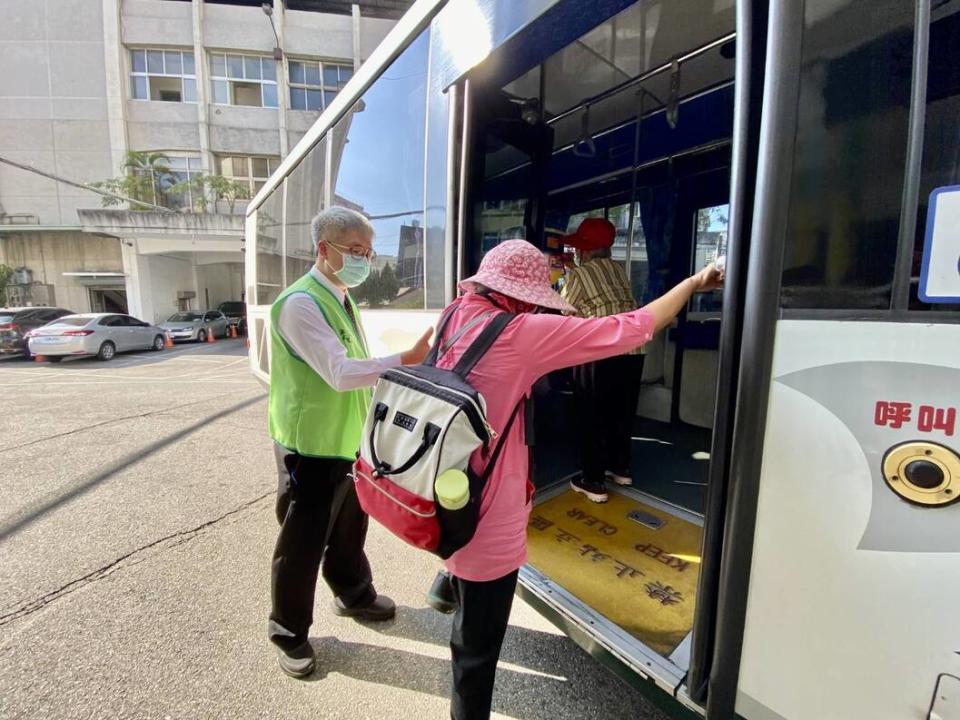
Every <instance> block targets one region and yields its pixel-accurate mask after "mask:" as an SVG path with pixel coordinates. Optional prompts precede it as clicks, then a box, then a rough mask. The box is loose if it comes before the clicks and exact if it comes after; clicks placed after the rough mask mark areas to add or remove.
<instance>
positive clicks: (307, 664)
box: [277, 642, 317, 678]
mask: <svg viewBox="0 0 960 720" xmlns="http://www.w3.org/2000/svg"><path fill="white" fill-rule="evenodd" d="M277 660H278V661H279V662H280V669H281V670H283V671H284V672H285V673H286V674H287V675H289V676H290V677H295V678H303V677H306V676H307V675H309V674H310V673H312V672H313V671H314V670H315V669H316V667H317V658H316V655H315V654H314V652H313V646H312V645H311V644H310V643H309V642H304V643H301V644H300V645H297V647H295V648H293V649H292V650H284V649H283V648H280V647H278V648H277Z"/></svg>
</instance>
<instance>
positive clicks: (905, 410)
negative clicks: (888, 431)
mask: <svg viewBox="0 0 960 720" xmlns="http://www.w3.org/2000/svg"><path fill="white" fill-rule="evenodd" d="M913 419H914V415H913V404H912V403H907V402H895V401H890V400H878V401H877V404H876V405H875V406H874V410H873V424H874V425H878V426H881V427H889V428H892V429H894V430H896V429H899V428H901V427H904V426H905V425H909V424H910V423H911V422H912V421H913ZM916 423H917V430H918V431H919V432H923V433H932V432H942V433H943V434H944V435H946V436H947V437H953V434H954V432H955V431H956V428H957V409H956V408H938V407H934V406H933V405H921V406H920V407H918V408H917V415H916Z"/></svg>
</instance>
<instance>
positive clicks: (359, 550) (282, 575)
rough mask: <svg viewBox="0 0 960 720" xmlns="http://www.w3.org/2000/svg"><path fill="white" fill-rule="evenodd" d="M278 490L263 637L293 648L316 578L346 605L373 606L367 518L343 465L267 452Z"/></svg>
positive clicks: (305, 628) (309, 611)
mask: <svg viewBox="0 0 960 720" xmlns="http://www.w3.org/2000/svg"><path fill="white" fill-rule="evenodd" d="M274 453H275V455H276V459H277V473H278V475H279V486H278V488H277V506H276V512H277V521H278V522H279V523H280V535H279V537H277V546H276V548H275V549H274V551H273V569H272V584H271V596H272V600H273V609H272V610H271V612H270V622H269V624H268V634H269V636H270V640H271V641H273V642H274V643H275V644H277V645H279V646H280V647H283V648H286V649H293V648H295V647H296V646H298V645H300V644H301V643H303V642H304V641H306V639H307V633H308V632H309V630H310V625H311V624H312V623H313V604H314V595H315V593H316V589H317V575H318V574H319V571H320V567H321V565H322V567H323V579H324V580H326V582H327V585H328V586H329V587H330V589H331V590H332V591H333V594H334V596H336V597H337V598H338V599H339V600H340V601H341V602H342V603H343V604H344V605H345V606H346V607H363V606H365V605H369V604H370V603H371V602H373V601H374V600H375V599H376V597H377V593H376V591H375V590H374V588H373V578H372V575H371V573H370V563H369V562H368V561H367V556H366V554H365V553H364V551H363V544H364V542H365V540H366V537H367V523H368V518H367V514H366V513H365V512H363V510H362V509H361V508H360V503H359V501H358V500H357V493H356V490H355V489H354V487H353V479H352V478H351V477H350V476H349V475H348V473H349V472H350V467H351V464H350V463H349V462H347V461H346V460H331V459H322V458H311V457H304V456H302V455H297V454H296V453H290V452H289V451H288V450H286V449H285V448H282V447H280V446H279V445H277V446H275V447H274Z"/></svg>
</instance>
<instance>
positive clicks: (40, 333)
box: [27, 313, 164, 362]
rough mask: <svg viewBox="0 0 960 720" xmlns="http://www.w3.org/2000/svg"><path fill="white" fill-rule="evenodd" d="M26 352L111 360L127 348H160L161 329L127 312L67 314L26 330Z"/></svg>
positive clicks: (52, 357)
mask: <svg viewBox="0 0 960 720" xmlns="http://www.w3.org/2000/svg"><path fill="white" fill-rule="evenodd" d="M27 342H28V343H29V346H30V353H31V354H33V355H43V356H44V357H46V358H48V359H49V360H50V362H60V361H61V360H63V358H65V357H68V356H71V355H72V356H76V357H80V356H84V355H86V356H90V355H95V356H96V357H97V358H99V359H100V360H112V359H113V357H114V355H116V354H117V353H118V352H127V351H128V350H151V349H152V350H163V346H164V337H163V330H161V329H160V328H158V327H157V326H156V325H150V324H149V323H145V322H143V321H142V320H137V319H136V318H135V317H131V316H129V315H118V314H116V313H88V314H83V315H67V316H66V317H62V318H60V319H59V320H55V321H53V322H52V323H48V324H47V325H44V326H43V327H39V328H37V329H36V330H31V331H30V333H29V334H28V338H27Z"/></svg>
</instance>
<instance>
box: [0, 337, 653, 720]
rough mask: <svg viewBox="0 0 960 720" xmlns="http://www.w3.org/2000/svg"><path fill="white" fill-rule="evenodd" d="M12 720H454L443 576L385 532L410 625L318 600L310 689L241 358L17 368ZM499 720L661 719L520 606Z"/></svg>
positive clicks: (9, 484)
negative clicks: (286, 664)
mask: <svg viewBox="0 0 960 720" xmlns="http://www.w3.org/2000/svg"><path fill="white" fill-rule="evenodd" d="M0 477H2V481H0V578H2V582H0V717H2V718H44V719H45V720H46V719H49V718H65V719H66V718H84V719H87V718H90V719H93V718H97V719H100V718H136V719H138V720H139V719H144V720H146V719H154V718H156V719H158V720H175V719H180V718H238V719H239V718H277V719H279V718H291V719H292V718H296V719H297V720H302V719H303V718H376V719H377V720H382V719H392V718H416V719H417V720H428V719H430V718H444V717H449V710H448V697H449V685H450V668H449V650H448V646H447V641H448V638H449V632H450V618H449V617H447V616H442V615H440V614H438V613H436V612H434V611H433V610H430V609H429V608H427V607H426V606H425V604H424V601H423V593H424V591H425V590H426V588H427V586H428V584H429V582H430V580H431V579H432V577H433V574H434V572H435V570H436V568H437V562H436V561H435V560H434V559H432V558H431V557H430V556H428V555H427V554H425V553H422V552H419V551H416V550H413V549H412V548H409V547H407V546H406V545H405V544H403V543H402V542H401V541H399V540H397V539H395V538H394V537H393V536H391V535H390V534H388V533H387V532H385V531H384V530H382V529H381V528H380V527H378V526H376V525H375V524H373V525H371V529H370V534H369V537H368V541H367V552H368V555H369V556H370V560H371V564H372V565H373V570H374V577H375V579H376V583H377V587H378V589H379V590H380V591H381V592H384V593H385V594H388V595H390V596H391V597H393V598H394V599H395V600H396V602H397V605H398V614H397V617H396V619H395V620H393V621H391V622H388V623H385V624H378V625H374V624H362V623H357V622H354V621H352V620H347V619H343V618H338V617H336V616H334V615H333V614H332V613H331V612H330V611H329V607H328V605H329V602H330V596H329V593H328V592H327V591H326V588H325V587H321V588H319V590H318V593H317V607H316V612H315V623H314V626H313V630H312V637H311V640H312V642H313V644H314V646H315V647H316V649H317V652H318V656H319V658H320V667H319V669H318V671H317V672H316V673H314V675H313V676H311V677H310V678H309V679H308V680H306V681H298V680H293V679H290V678H288V677H286V676H284V675H282V674H281V673H280V671H279V669H278V668H277V664H276V658H275V655H274V652H273V650H272V648H271V646H270V645H269V643H268V642H267V640H266V636H265V629H266V616H267V613H268V611H269V569H270V556H271V552H272V550H273V544H274V541H275V539H276V532H277V526H276V520H275V518H274V513H273V498H274V493H275V489H276V470H275V467H274V461H273V454H272V449H271V443H270V440H269V439H268V437H267V433H266V394H265V391H264V389H263V388H262V387H261V386H260V385H259V384H258V383H257V382H256V381H255V380H254V379H253V378H252V376H251V375H250V373H249V371H248V369H247V360H246V355H245V350H244V347H243V341H242V340H232V341H220V342H218V343H215V344H212V345H200V346H196V345H193V346H178V347H176V348H175V349H172V350H166V351H164V352H161V353H149V352H147V353H136V354H128V355H120V356H118V357H117V358H116V359H115V360H113V361H112V362H108V363H102V362H98V361H96V360H86V359H83V360H70V361H67V362H63V363H61V364H59V365H52V364H38V363H31V362H26V361H23V360H19V359H7V360H2V361H0ZM494 710H495V717H509V718H522V719H531V720H548V719H549V720H560V719H566V718H630V719H631V720H644V719H650V720H663V719H664V718H665V717H666V716H665V715H662V714H661V713H660V712H659V711H658V710H656V709H655V708H654V707H653V706H652V705H650V704H649V703H648V702H647V701H646V700H645V699H644V698H643V696H641V695H640V693H639V692H638V691H637V690H635V689H633V688H631V687H628V686H627V685H625V684H623V683H622V682H621V681H619V680H617V679H616V678H614V677H613V676H612V675H611V674H609V673H608V672H607V671H606V670H604V669H603V668H602V667H600V666H599V665H598V664H597V663H596V662H595V661H594V660H593V659H591V658H590V657H589V656H588V655H587V654H586V653H585V652H583V651H582V650H580V649H579V648H578V647H577V646H575V645H574V644H573V643H572V642H571V641H570V640H569V639H568V638H567V637H565V636H564V635H562V634H560V633H559V631H557V630H556V629H555V628H554V627H553V626H552V625H551V624H550V623H548V622H547V621H546V620H544V619H543V618H542V617H541V616H540V615H539V614H537V613H536V612H535V611H534V610H532V609H531V608H530V607H528V606H527V605H526V604H525V603H524V602H523V601H521V600H519V599H518V600H517V601H516V603H515V604H514V609H513V614H512V616H511V623H510V628H509V630H508V632H507V637H506V641H505V645H504V649H503V654H502V656H501V662H500V667H499V671H498V675H497V689H496V693H495V696H494Z"/></svg>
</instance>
